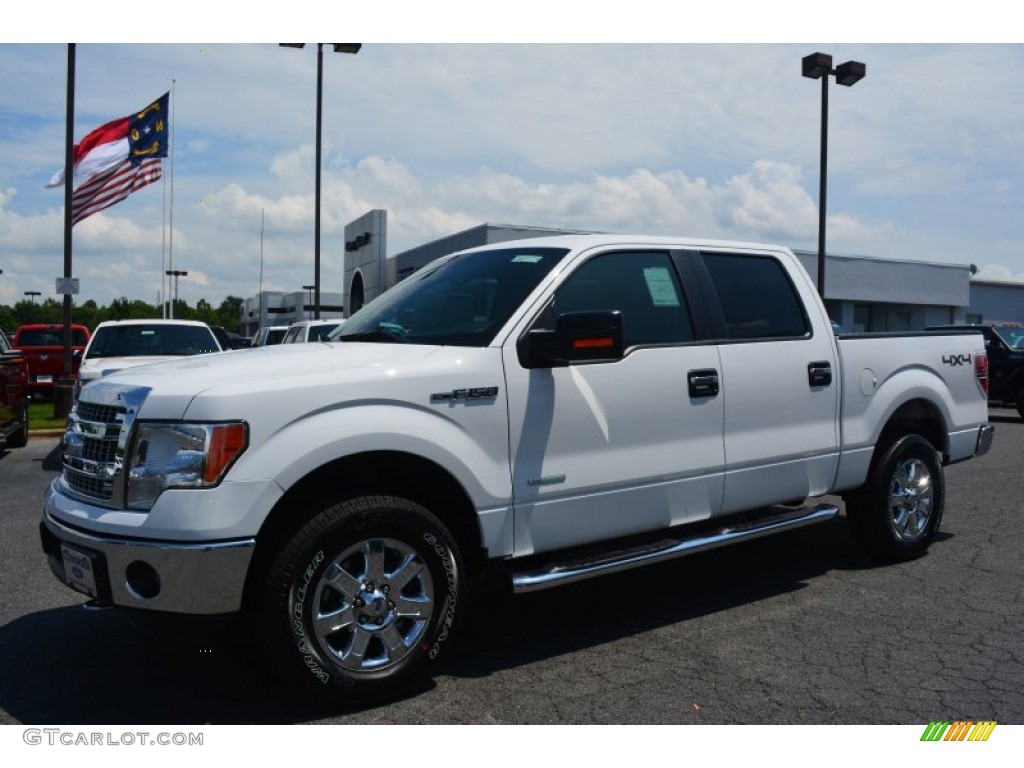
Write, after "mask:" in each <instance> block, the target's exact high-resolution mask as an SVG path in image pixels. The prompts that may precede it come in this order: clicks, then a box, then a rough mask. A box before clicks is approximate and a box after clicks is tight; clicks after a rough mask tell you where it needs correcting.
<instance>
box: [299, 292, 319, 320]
mask: <svg viewBox="0 0 1024 768" xmlns="http://www.w3.org/2000/svg"><path fill="white" fill-rule="evenodd" d="M315 288H316V286H315V285H304V286H302V290H304V291H306V292H307V293H309V303H310V304H312V303H313V294H312V293H310V292H311V291H312V290H313V289H315ZM305 314H307V315H308V312H307V313H305ZM319 319H320V318H317V320H319Z"/></svg>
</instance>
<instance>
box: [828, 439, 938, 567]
mask: <svg viewBox="0 0 1024 768" xmlns="http://www.w3.org/2000/svg"><path fill="white" fill-rule="evenodd" d="M944 503H945V482H944V478H943V474H942V465H941V463H940V461H939V457H938V454H937V453H936V451H935V448H934V447H933V446H932V444H931V443H929V442H928V441H927V440H926V439H925V438H924V437H922V436H920V435H901V436H899V437H896V438H895V439H893V440H892V441H891V442H889V443H888V445H887V446H885V447H884V448H883V449H882V451H881V453H879V454H878V455H877V456H876V457H875V460H874V462H873V463H872V466H871V470H870V472H869V474H868V479H867V482H866V483H865V484H864V486H863V487H862V488H860V489H859V490H858V491H857V492H855V493H853V494H851V495H850V496H849V498H848V499H847V504H846V516H847V523H848V524H849V528H850V533H851V534H852V536H853V538H854V540H855V541H856V542H857V544H858V545H860V547H861V548H862V549H863V550H864V551H865V552H867V553H868V554H869V555H871V556H872V557H875V558H878V559H881V560H890V561H894V560H908V559H910V558H913V557H917V556H919V555H921V554H923V553H924V552H925V551H926V550H927V549H928V546H929V545H930V544H931V542H932V541H933V540H934V539H935V536H936V534H937V533H938V531H939V525H940V524H941V522H942V512H943V506H944Z"/></svg>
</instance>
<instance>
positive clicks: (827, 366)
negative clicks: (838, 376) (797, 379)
mask: <svg viewBox="0 0 1024 768" xmlns="http://www.w3.org/2000/svg"><path fill="white" fill-rule="evenodd" d="M807 381H808V383H809V384H810V385H811V386H812V387H827V386H829V385H830V384H831V383H832V363H830V362H829V361H828V360H822V361H819V362H816V363H808V364H807Z"/></svg>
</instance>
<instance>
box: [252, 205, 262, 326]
mask: <svg viewBox="0 0 1024 768" xmlns="http://www.w3.org/2000/svg"><path fill="white" fill-rule="evenodd" d="M263 219H264V217H263V209H262V208H260V290H259V297H260V316H259V320H258V321H257V323H256V332H257V333H258V332H259V330H260V328H262V327H263ZM253 335H254V336H255V335H256V334H253Z"/></svg>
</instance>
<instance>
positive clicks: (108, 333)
mask: <svg viewBox="0 0 1024 768" xmlns="http://www.w3.org/2000/svg"><path fill="white" fill-rule="evenodd" d="M220 351H222V350H221V347H220V342H218V341H217V337H216V336H214V334H213V331H212V330H210V326H208V325H207V324H206V323H200V322H198V321H195V320H108V321H106V322H103V323H100V324H99V325H98V326H96V330H95V331H94V332H93V334H92V338H91V339H90V340H89V345H88V346H87V347H86V348H85V355H84V357H83V358H82V364H81V366H80V367H79V369H78V382H77V385H76V387H75V396H76V398H77V396H78V393H80V392H81V390H82V387H84V386H85V385H86V384H88V383H89V382H90V381H93V380H95V379H98V378H100V377H102V376H106V375H107V374H109V373H113V372H114V371H120V370H123V369H125V368H135V367H137V366H140V365H146V364H148V363H158V362H162V361H165V360H174V359H176V358H180V357H187V356H190V355H204V354H209V353H211V352H220Z"/></svg>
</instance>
